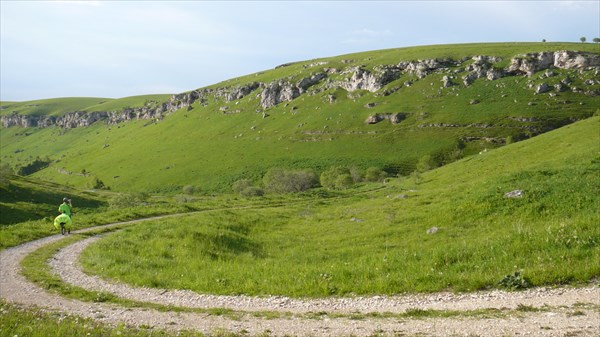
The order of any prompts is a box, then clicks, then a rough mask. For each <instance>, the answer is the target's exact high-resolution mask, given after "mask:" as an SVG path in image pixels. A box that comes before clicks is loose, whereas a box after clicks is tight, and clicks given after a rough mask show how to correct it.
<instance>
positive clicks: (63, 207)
mask: <svg viewBox="0 0 600 337" xmlns="http://www.w3.org/2000/svg"><path fill="white" fill-rule="evenodd" d="M58 211H59V212H60V213H63V214H66V215H68V216H69V217H71V206H69V205H68V204H67V203H66V202H63V203H62V204H60V206H58Z"/></svg>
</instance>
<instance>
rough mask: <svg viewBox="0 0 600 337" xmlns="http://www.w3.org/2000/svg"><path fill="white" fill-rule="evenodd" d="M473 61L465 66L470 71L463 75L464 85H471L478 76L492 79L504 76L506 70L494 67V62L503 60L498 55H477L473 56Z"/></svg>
mask: <svg viewBox="0 0 600 337" xmlns="http://www.w3.org/2000/svg"><path fill="white" fill-rule="evenodd" d="M471 59H472V60H473V63H471V64H469V65H468V66H466V67H465V70H466V71H468V72H469V73H468V74H466V75H464V76H463V77H462V80H463V84H464V85H467V86H468V85H470V84H471V83H473V81H475V80H476V79H478V78H482V77H485V78H487V79H488V80H490V81H493V80H497V79H499V78H501V77H504V71H503V70H501V69H496V68H494V67H493V64H494V63H497V62H500V61H502V58H500V57H496V56H486V55H477V56H473V57H472V58H471Z"/></svg>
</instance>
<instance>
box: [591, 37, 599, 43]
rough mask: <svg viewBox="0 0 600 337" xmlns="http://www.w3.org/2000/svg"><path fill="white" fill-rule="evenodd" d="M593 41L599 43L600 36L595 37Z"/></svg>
mask: <svg viewBox="0 0 600 337" xmlns="http://www.w3.org/2000/svg"><path fill="white" fill-rule="evenodd" d="M592 41H594V43H599V42H600V37H595V38H594V39H593V40H592Z"/></svg>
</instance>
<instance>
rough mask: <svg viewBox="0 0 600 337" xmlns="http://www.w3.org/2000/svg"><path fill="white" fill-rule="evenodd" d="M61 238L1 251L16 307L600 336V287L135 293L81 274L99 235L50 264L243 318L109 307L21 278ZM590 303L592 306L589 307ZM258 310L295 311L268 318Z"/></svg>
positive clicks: (279, 327) (316, 331)
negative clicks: (481, 314) (26, 262)
mask: <svg viewBox="0 0 600 337" xmlns="http://www.w3.org/2000/svg"><path fill="white" fill-rule="evenodd" d="M62 238H63V237H62V236H60V235H56V236H52V237H47V238H44V239H40V240H37V241H32V242H29V243H26V244H23V245H21V246H18V247H14V248H10V249H6V250H4V251H1V252H0V297H2V298H3V299H5V300H6V301H8V302H13V303H19V304H22V305H31V306H34V305H35V306H41V307H45V308H48V309H50V310H58V311H62V312H67V313H71V314H75V315H80V316H83V317H91V318H94V319H96V320H99V321H102V322H106V323H110V324H118V323H121V322H124V323H126V324H128V325H137V326H140V325H145V326H152V327H160V328H165V329H194V330H198V331H201V332H204V333H207V334H210V333H214V332H216V331H221V332H222V331H231V332H238V333H246V334H250V335H257V334H262V333H264V332H269V334H270V335H271V336H284V335H290V336H350V335H353V336H371V335H374V334H380V335H390V336H391V335H409V336H412V335H419V336H478V335H479V336H507V335H510V336H514V335H533V336H600V332H599V331H600V310H599V309H598V308H599V307H600V287H598V286H597V285H590V286H587V287H583V288H567V287H563V288H553V289H550V288H537V289H531V290H527V291H522V292H503V291H489V292H477V293H471V294H452V293H436V294H428V295H402V296H374V297H352V298H331V299H311V300H300V299H291V298H286V297H278V296H277V297H275V296H273V297H249V296H216V295H203V294H197V293H193V292H190V291H181V290H164V289H163V290H161V289H147V288H135V287H132V286H129V285H126V284H119V283H113V282H109V281H106V280H102V279H100V278H98V277H96V276H88V275H86V274H84V273H83V272H81V270H80V267H79V265H78V264H77V262H76V261H77V256H78V255H79V254H80V253H81V251H82V250H83V249H85V247H86V246H87V245H89V244H90V243H92V242H93V241H94V240H97V239H98V237H92V238H89V239H85V240H81V241H78V242H76V243H75V244H73V245H70V246H67V247H65V248H64V249H62V250H61V251H59V253H58V254H56V255H55V256H54V258H53V259H51V260H50V261H49V263H50V264H51V266H52V268H53V270H54V271H55V272H56V273H57V274H58V275H60V277H61V278H62V279H63V280H64V281H65V282H67V283H70V284H74V285H77V286H79V287H82V288H85V289H89V290H94V291H106V292H111V293H114V294H116V295H117V296H119V297H122V298H128V299H132V300H137V301H142V302H152V303H161V304H170V305H174V306H179V307H188V308H228V309H233V310H239V311H242V313H241V314H240V315H239V317H237V318H235V319H234V318H229V317H226V316H215V315H209V314H206V313H174V312H159V311H155V310H151V309H147V308H134V309H131V308H122V307H119V306H116V305H112V304H106V303H88V302H81V301H78V300H70V299H65V298H62V297H60V296H58V295H54V294H50V293H47V292H45V291H44V290H43V289H41V288H40V287H38V286H37V285H34V284H32V283H31V282H29V281H27V280H26V279H25V278H24V277H23V276H22V275H20V261H21V260H22V259H23V258H24V257H25V256H26V255H27V254H29V253H31V252H33V251H35V250H36V249H38V248H40V247H42V246H44V245H46V244H49V243H51V242H55V241H58V240H60V239H62ZM582 304H589V305H587V306H582ZM523 306H527V307H532V308H543V309H544V310H541V311H535V310H533V311H519V312H518V313H517V314H515V313H514V312H513V314H511V315H504V316H501V317H499V318H473V317H468V316H466V315H465V316H458V317H453V318H425V319H399V318H370V317H369V318H367V317H366V316H365V318H363V319H350V318H349V317H347V316H346V317H341V318H332V316H322V317H321V318H307V317H306V315H304V314H306V313H310V312H312V313H315V312H328V313H340V314H344V313H346V314H347V313H362V314H367V313H383V312H392V313H402V312H405V311H406V310H409V309H424V310H425V309H436V310H456V311H464V310H475V309H485V308H494V309H502V310H506V309H514V308H518V307H523ZM253 311H281V312H286V313H293V315H291V316H283V318H274V319H265V318H260V317H256V316H255V315H253V313H252V312H253Z"/></svg>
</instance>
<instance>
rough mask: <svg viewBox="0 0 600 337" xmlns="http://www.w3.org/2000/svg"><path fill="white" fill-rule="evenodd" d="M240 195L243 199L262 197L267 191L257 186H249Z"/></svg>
mask: <svg viewBox="0 0 600 337" xmlns="http://www.w3.org/2000/svg"><path fill="white" fill-rule="evenodd" d="M240 195H241V196H243V197H247V198H249V197H261V196H263V195H265V191H263V189H262V188H260V187H256V186H249V187H247V188H246V189H244V190H243V191H241V192H240Z"/></svg>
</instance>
